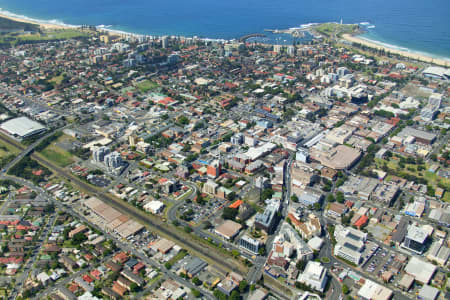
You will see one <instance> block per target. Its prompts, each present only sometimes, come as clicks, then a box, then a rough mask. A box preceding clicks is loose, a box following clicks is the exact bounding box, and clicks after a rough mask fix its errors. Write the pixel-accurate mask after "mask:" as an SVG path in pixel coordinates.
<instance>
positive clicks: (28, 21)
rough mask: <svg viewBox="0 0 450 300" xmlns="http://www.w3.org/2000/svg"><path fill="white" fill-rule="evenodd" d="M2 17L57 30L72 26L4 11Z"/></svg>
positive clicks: (0, 15)
mask: <svg viewBox="0 0 450 300" xmlns="http://www.w3.org/2000/svg"><path fill="white" fill-rule="evenodd" d="M0 17H2V18H5V19H10V20H13V21H16V22H23V23H29V24H35V25H39V26H41V28H42V29H49V30H50V29H52V30H55V29H67V28H72V27H71V26H69V25H60V24H51V23H45V22H38V21H34V20H30V19H24V18H19V17H13V16H10V15H6V14H3V13H0Z"/></svg>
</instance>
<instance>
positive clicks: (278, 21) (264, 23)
mask: <svg viewBox="0 0 450 300" xmlns="http://www.w3.org/2000/svg"><path fill="white" fill-rule="evenodd" d="M0 8H1V12H3V13H5V12H10V13H14V14H17V15H20V16H27V17H29V18H32V19H37V20H46V21H47V22H54V23H65V24H73V25H81V24H88V25H96V26H99V25H104V26H105V27H106V28H110V29H114V30H122V31H126V32H133V33H138V34H149V35H185V36H199V37H208V38H224V39H232V38H239V37H240V36H243V35H246V34H250V33H263V31H264V29H286V28H290V27H298V26H300V25H301V24H306V23H320V22H340V20H341V19H342V20H343V22H344V23H364V24H365V25H363V27H364V28H366V30H367V32H366V33H365V34H364V35H363V37H364V38H367V39H370V40H374V41H377V42H379V43H383V44H385V45H389V46H390V47H394V48H399V49H403V50H406V51H412V52H420V53H425V54H429V55H431V56H434V57H439V58H447V59H449V58H450V0H428V1H424V0H391V1H386V0H314V1H306V0H278V1H275V0H228V1H214V0H190V1H186V0H184V1H182V0H165V1H160V0H0Z"/></svg>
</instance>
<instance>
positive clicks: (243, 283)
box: [239, 280, 248, 294]
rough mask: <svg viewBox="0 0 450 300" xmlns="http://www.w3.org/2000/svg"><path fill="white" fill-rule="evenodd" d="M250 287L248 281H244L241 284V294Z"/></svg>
mask: <svg viewBox="0 0 450 300" xmlns="http://www.w3.org/2000/svg"><path fill="white" fill-rule="evenodd" d="M247 287H248V282H247V281H246V280H242V281H241V282H239V292H241V294H242V293H245V291H246V290H247Z"/></svg>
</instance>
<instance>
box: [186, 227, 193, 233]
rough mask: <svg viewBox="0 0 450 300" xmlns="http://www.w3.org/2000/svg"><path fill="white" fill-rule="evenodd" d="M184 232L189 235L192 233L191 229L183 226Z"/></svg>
mask: <svg viewBox="0 0 450 300" xmlns="http://www.w3.org/2000/svg"><path fill="white" fill-rule="evenodd" d="M184 232H186V233H191V232H192V228H191V227H189V226H184Z"/></svg>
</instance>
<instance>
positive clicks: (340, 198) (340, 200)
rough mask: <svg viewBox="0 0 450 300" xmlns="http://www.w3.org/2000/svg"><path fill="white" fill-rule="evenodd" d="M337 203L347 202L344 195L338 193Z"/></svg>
mask: <svg viewBox="0 0 450 300" xmlns="http://www.w3.org/2000/svg"><path fill="white" fill-rule="evenodd" d="M336 201H337V202H339V203H344V202H345V198H344V194H343V193H342V192H340V191H338V192H336Z"/></svg>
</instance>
